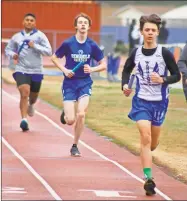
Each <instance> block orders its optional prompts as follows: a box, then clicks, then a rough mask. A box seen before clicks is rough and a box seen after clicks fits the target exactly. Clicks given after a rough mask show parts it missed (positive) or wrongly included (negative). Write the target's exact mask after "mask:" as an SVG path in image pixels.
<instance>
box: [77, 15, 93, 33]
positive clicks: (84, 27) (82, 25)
mask: <svg viewBox="0 0 187 201" xmlns="http://www.w3.org/2000/svg"><path fill="white" fill-rule="evenodd" d="M75 28H76V29H77V31H78V32H80V33H86V32H88V30H89V29H90V25H89V21H88V19H86V18H84V17H79V18H78V20H77V25H76V27H75Z"/></svg>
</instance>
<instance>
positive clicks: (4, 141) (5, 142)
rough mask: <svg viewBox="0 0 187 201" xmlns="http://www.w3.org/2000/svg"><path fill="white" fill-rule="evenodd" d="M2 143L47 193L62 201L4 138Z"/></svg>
mask: <svg viewBox="0 0 187 201" xmlns="http://www.w3.org/2000/svg"><path fill="white" fill-rule="evenodd" d="M1 140H2V142H3V143H4V144H5V145H6V147H7V148H8V149H9V150H10V151H11V152H12V153H13V154H14V155H15V156H16V157H17V158H19V160H20V161H21V162H22V163H23V164H24V165H25V166H26V167H27V169H28V170H29V171H30V172H31V173H32V174H33V175H34V176H35V177H36V178H37V179H38V180H39V181H40V182H41V183H42V184H43V186H44V187H45V188H46V189H47V191H48V192H49V193H50V194H51V195H52V197H53V198H54V199H55V200H62V199H61V198H60V196H58V195H57V193H56V192H55V191H54V190H53V189H52V188H51V186H50V185H49V184H48V183H47V182H46V181H45V180H44V179H43V178H42V177H41V176H40V175H39V174H38V173H37V172H36V171H35V170H34V169H33V168H32V167H31V166H30V165H29V163H28V162H27V161H26V160H25V159H24V158H23V157H22V156H20V155H19V154H18V152H17V151H16V150H15V149H14V148H13V147H12V146H11V145H10V144H9V143H8V142H7V141H6V140H5V139H4V137H2V139H1Z"/></svg>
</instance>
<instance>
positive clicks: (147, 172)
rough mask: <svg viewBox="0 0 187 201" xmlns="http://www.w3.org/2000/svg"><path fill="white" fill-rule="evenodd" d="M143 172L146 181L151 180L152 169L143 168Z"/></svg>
mask: <svg viewBox="0 0 187 201" xmlns="http://www.w3.org/2000/svg"><path fill="white" fill-rule="evenodd" d="M143 172H144V175H145V177H146V178H147V179H152V169H151V168H144V169H143Z"/></svg>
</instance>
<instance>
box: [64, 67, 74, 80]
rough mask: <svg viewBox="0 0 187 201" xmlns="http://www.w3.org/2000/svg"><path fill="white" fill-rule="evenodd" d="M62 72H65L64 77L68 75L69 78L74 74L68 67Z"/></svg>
mask: <svg viewBox="0 0 187 201" xmlns="http://www.w3.org/2000/svg"><path fill="white" fill-rule="evenodd" d="M64 74H65V76H66V77H69V78H72V77H73V76H74V75H75V73H74V72H73V71H72V70H69V69H66V70H65V71H64Z"/></svg>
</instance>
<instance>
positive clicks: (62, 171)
mask: <svg viewBox="0 0 187 201" xmlns="http://www.w3.org/2000/svg"><path fill="white" fill-rule="evenodd" d="M2 88H3V90H2V199H3V200H12V199H17V200H186V199H187V193H186V192H187V185H185V184H182V183H180V182H179V181H176V180H174V179H173V178H172V177H169V176H167V175H166V174H165V173H163V172H162V171H161V170H160V169H158V168H157V167H156V166H154V167H153V172H154V177H155V182H156V184H157V187H158V189H157V195H155V196H153V197H147V196H145V195H144V190H143V184H142V182H143V180H142V170H141V165H140V160H139V157H137V156H134V155H133V154H131V153H130V152H128V151H127V150H125V149H124V148H120V147H118V146H117V145H115V144H113V143H111V142H110V141H107V140H105V139H104V138H103V137H100V136H98V135H97V134H96V133H95V132H93V131H91V130H90V129H88V128H85V131H84V134H83V135H82V138H81V141H80V144H79V148H80V151H81V153H82V157H78V158H75V157H71V156H70V155H69V150H70V147H71V145H72V141H73V139H72V137H73V134H72V133H73V130H72V127H69V126H64V125H61V123H60V121H59V116H60V111H58V110H57V109H55V108H54V107H52V106H50V105H49V104H46V103H45V102H43V101H41V100H39V101H38V103H37V104H36V109H37V112H36V114H35V116H34V117H32V118H29V124H30V131H29V132H25V133H23V132H21V130H20V128H19V124H20V114H19V103H18V100H19V99H18V98H19V94H18V92H17V90H16V88H15V86H14V85H6V84H4V83H3V85H2ZM54 98H55V97H54Z"/></svg>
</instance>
